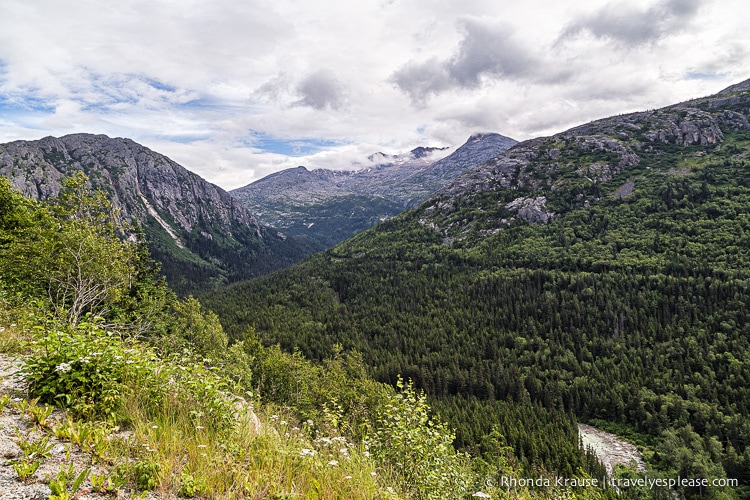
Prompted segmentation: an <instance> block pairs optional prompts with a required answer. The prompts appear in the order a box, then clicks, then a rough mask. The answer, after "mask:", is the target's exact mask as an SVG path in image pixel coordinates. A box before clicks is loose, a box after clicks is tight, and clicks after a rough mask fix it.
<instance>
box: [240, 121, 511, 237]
mask: <svg viewBox="0 0 750 500" xmlns="http://www.w3.org/2000/svg"><path fill="white" fill-rule="evenodd" d="M516 143H517V141H515V140H513V139H510V138H508V137H505V136H502V135H500V134H476V135H473V136H472V137H470V138H469V140H468V141H466V143H465V144H464V145H462V146H461V147H459V148H458V149H456V151H454V152H453V153H451V154H450V155H448V156H446V157H444V158H441V159H439V160H434V159H432V158H433V157H434V155H435V154H436V153H437V154H439V153H440V152H441V150H440V149H437V148H425V147H419V148H416V149H413V150H412V151H411V152H409V153H408V154H405V155H386V154H383V153H376V154H373V155H371V156H370V160H371V161H372V162H373V165H372V166H370V167H366V168H362V169H359V170H349V171H339V170H327V169H316V170H308V169H306V168H305V167H302V166H301V167H297V168H290V169H287V170H283V171H281V172H276V173H274V174H271V175H269V176H266V177H264V178H263V179H260V180H258V181H255V182H253V183H252V184H249V185H247V186H245V187H241V188H238V189H234V190H232V191H231V194H232V195H233V196H235V197H236V198H237V199H238V200H240V202H241V203H242V204H243V205H244V206H245V207H247V208H248V209H250V210H251V211H252V212H253V213H254V214H256V216H257V217H258V219H259V220H260V221H261V222H262V223H263V224H267V225H270V226H273V227H275V228H278V229H279V230H282V231H283V232H284V233H286V234H289V235H295V236H301V237H306V238H309V239H311V240H313V241H315V242H317V243H319V244H320V245H322V246H324V247H330V246H332V245H334V244H336V243H338V242H340V241H343V240H345V239H347V238H349V237H351V236H353V235H355V234H357V233H358V232H360V231H363V230H365V229H367V228H369V227H371V226H373V225H374V224H376V223H378V222H381V221H383V220H386V219H389V218H391V217H393V216H395V215H397V214H399V213H401V212H403V211H404V210H406V209H408V208H412V207H415V206H417V205H418V204H419V203H420V202H422V201H423V200H424V199H425V198H426V197H427V196H429V195H430V194H431V193H432V192H434V191H436V190H438V189H440V188H442V187H444V186H445V185H447V184H448V183H449V182H450V181H452V180H453V179H455V178H456V177H457V176H458V175H460V174H461V173H463V172H465V171H467V170H469V169H471V168H473V167H476V166H478V165H479V164H481V163H483V162H485V161H487V160H489V159H490V158H493V157H495V156H497V155H498V154H500V153H502V152H503V151H505V150H507V149H508V148H510V147H512V146H513V145H514V144H516Z"/></svg>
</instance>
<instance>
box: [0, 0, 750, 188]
mask: <svg viewBox="0 0 750 500" xmlns="http://www.w3.org/2000/svg"><path fill="white" fill-rule="evenodd" d="M748 19H750V4H749V3H748V2H747V1H746V0H613V1H606V0H602V1H598V0H582V1H561V0H525V1H520V2H519V1H517V0H513V1H510V0H461V1H456V0H346V1H344V0H340V1H339V0H305V1H302V0H269V1H266V0H244V1H239V0H212V1H207V0H179V1H178V0H147V1H140V0H119V1H118V2H109V1H105V2H102V1H100V0H74V1H73V0H0V142H8V141H12V140H16V139H38V138H41V137H44V136H47V135H54V136H60V135H65V134H69V133H77V132H89V133H97V134H107V135H110V136H117V137H129V138H132V139H134V140H135V141H137V142H140V143H141V144H144V145H146V146H148V147H150V148H151V149H153V150H155V151H157V152H160V153H163V154H166V155H167V156H169V157H170V158H172V159H174V160H175V161H177V162H179V163H180V164H182V165H184V166H185V167H187V168H188V169H190V170H192V171H194V172H197V173H198V174H200V175H201V176H203V177H205V178H206V179H208V180H209V181H211V182H214V183H216V184H219V185H220V186H222V187H224V188H226V189H232V188H236V187H239V186H242V185H245V184H247V183H249V182H252V181H254V180H257V179H259V178H262V177H264V176H266V175H268V174H269V173H272V172H274V171H278V170H281V169H283V168H289V167H294V166H297V165H305V166H307V167H308V168H321V167H325V168H336V169H342V168H352V167H353V166H354V167H355V168H357V167H362V166H365V165H366V162H367V159H366V158H367V156H368V155H370V154H372V153H374V152H377V151H383V152H386V153H389V154H395V153H399V152H405V151H408V150H410V149H413V148H415V147H417V146H457V145H460V144H462V143H463V142H464V141H466V139H467V138H468V137H469V136H470V135H471V134H473V133H476V132H498V133H501V134H503V135H507V136H509V137H513V138H514V139H518V140H524V139H529V138H532V137H537V136H540V135H550V134H553V133H556V132H560V131H562V130H565V129H567V128H570V127H572V126H575V125H578V124H581V123H584V122H587V121H589V120H592V119H596V118H602V117H605V116H610V115H614V114H619V113H626V112H631V111H637V110H643V109H651V108H656V107H660V106H664V105H668V104H672V103H675V102H679V101H682V100H686V99H688V98H692V97H700V96H703V95H708V94H712V93H715V92H717V91H719V90H721V89H723V88H725V87H727V86H729V85H731V84H734V83H737V82H739V81H742V80H745V79H747V78H750V36H748V33H750V30H748V29H747V20H748Z"/></svg>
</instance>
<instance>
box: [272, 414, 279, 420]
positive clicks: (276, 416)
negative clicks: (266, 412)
mask: <svg viewBox="0 0 750 500" xmlns="http://www.w3.org/2000/svg"><path fill="white" fill-rule="evenodd" d="M278 419H279V416H278V415H271V420H278Z"/></svg>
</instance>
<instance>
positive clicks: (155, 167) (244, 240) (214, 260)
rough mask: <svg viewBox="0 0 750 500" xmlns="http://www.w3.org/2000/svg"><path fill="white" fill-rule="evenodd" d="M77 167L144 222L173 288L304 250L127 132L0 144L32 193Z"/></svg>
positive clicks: (19, 183) (7, 164)
mask: <svg viewBox="0 0 750 500" xmlns="http://www.w3.org/2000/svg"><path fill="white" fill-rule="evenodd" d="M78 170H80V171H83V172H84V173H85V174H86V175H87V176H88V177H89V181H90V183H91V185H92V187H94V188H98V189H102V190H104V191H105V192H107V193H108V196H109V197H110V199H111V201H112V202H113V204H114V205H115V206H116V207H118V208H119V209H120V210H121V211H122V215H123V216H124V217H125V218H126V220H129V221H131V222H136V221H138V222H139V223H140V224H142V225H143V229H144V231H145V232H146V235H147V236H148V238H149V243H150V249H151V252H152V255H153V256H154V257H156V258H157V260H159V261H160V262H162V266H163V269H164V270H165V274H166V275H167V278H168V280H169V282H170V284H171V285H172V286H173V287H174V288H176V289H177V290H181V291H187V292H193V291H197V290H199V289H200V288H202V287H203V286H204V285H205V286H214V285H211V283H220V282H227V281H234V280H237V279H240V278H247V277H250V276H253V275H257V274H262V273H263V272H268V271H270V270H272V269H275V268H278V267H280V265H279V264H280V263H283V264H289V263H291V262H293V261H296V260H299V259H300V258H301V257H302V255H304V254H306V253H307V250H306V247H304V248H305V250H304V251H303V250H301V248H302V247H300V248H294V247H295V246H296V243H293V242H291V241H290V242H286V241H285V237H284V236H283V235H281V234H279V233H278V232H277V231H276V230H273V229H270V228H267V227H264V226H261V225H260V224H259V223H258V221H257V220H256V218H255V216H254V215H253V214H252V213H251V212H250V211H249V210H247V209H246V208H245V207H243V206H242V205H241V204H240V203H239V202H237V201H236V200H235V199H234V198H233V197H232V196H231V195H230V194H229V193H228V192H226V191H225V190H223V189H222V188H220V187H218V186H216V185H213V184H211V183H209V182H207V181H205V180H204V179H202V178H201V177H200V176H198V175H197V174H194V173H192V172H190V171H189V170H187V169H185V168H184V167H182V166H181V165H179V164H178V163H176V162H174V161H172V160H170V159H169V158H167V157H166V156H164V155H161V154H159V153H156V152H154V151H152V150H151V149H149V148H146V147H145V146H142V145H140V144H138V143H136V142H135V141H132V140H131V139H124V138H110V137H107V136H105V135H94V134H71V135H66V136H63V137H60V138H55V137H45V138H42V139H40V140H37V141H14V142H11V143H7V144H3V145H0V174H1V175H4V176H5V177H7V178H8V179H9V180H10V181H11V184H12V185H14V186H15V187H16V188H17V189H18V190H19V191H21V192H22V193H23V194H24V195H26V196H30V197H32V198H36V199H42V200H46V199H49V198H51V197H53V196H55V195H56V194H57V192H59V190H60V187H61V180H62V179H63V178H64V177H66V176H69V175H71V174H73V173H74V172H75V171H78ZM175 247H176V248H175ZM284 247H287V248H284ZM271 254H277V255H276V256H275V257H272V255H271ZM274 262H276V263H274ZM191 275H192V276H191Z"/></svg>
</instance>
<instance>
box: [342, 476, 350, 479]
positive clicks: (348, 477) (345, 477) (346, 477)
mask: <svg viewBox="0 0 750 500" xmlns="http://www.w3.org/2000/svg"><path fill="white" fill-rule="evenodd" d="M351 478H352V476H344V479H351Z"/></svg>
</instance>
